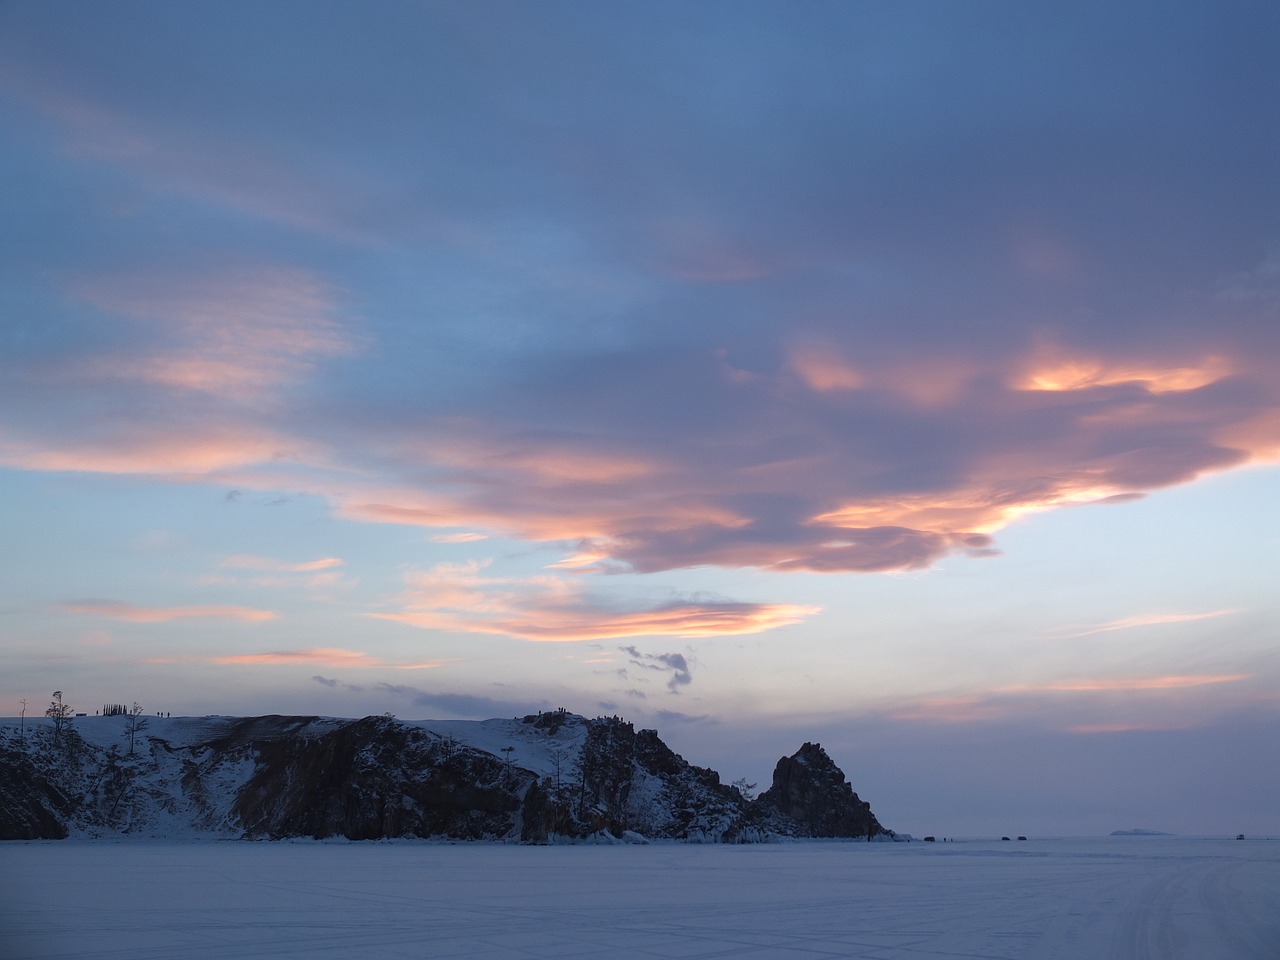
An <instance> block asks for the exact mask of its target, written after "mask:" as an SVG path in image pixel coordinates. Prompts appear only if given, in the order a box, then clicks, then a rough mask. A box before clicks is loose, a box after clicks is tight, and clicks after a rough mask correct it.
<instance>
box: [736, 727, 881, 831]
mask: <svg viewBox="0 0 1280 960" xmlns="http://www.w3.org/2000/svg"><path fill="white" fill-rule="evenodd" d="M756 802H757V803H758V804H760V805H761V806H763V807H766V808H771V809H773V810H776V811H777V812H778V813H780V814H782V815H783V816H785V817H787V818H788V819H789V820H791V821H792V822H794V823H795V825H796V827H797V831H798V832H797V833H796V835H797V836H802V837H866V838H867V839H871V838H872V837H874V836H878V835H880V834H884V833H887V832H888V831H886V830H885V829H884V827H882V826H881V825H880V822H879V821H878V820H876V818H875V815H874V814H873V813H872V812H871V805H870V804H869V803H866V802H865V801H863V800H861V799H859V797H858V795H857V794H856V793H854V792H853V787H852V786H850V785H849V782H848V781H847V780H845V777H844V773H843V772H842V771H841V770H840V768H839V767H837V766H836V765H835V764H834V763H833V762H832V761H831V758H830V757H828V756H827V753H826V751H825V750H823V749H822V746H821V745H820V744H816V743H806V744H805V745H804V746H802V747H801V748H800V749H799V750H797V751H796V752H795V754H793V755H792V756H790V757H783V758H782V759H781V760H779V761H778V765H777V766H776V767H775V768H774V771H773V785H772V786H771V787H770V788H769V789H768V790H766V791H765V792H764V793H762V794H761V795H760V797H759V799H758V800H757V801H756Z"/></svg>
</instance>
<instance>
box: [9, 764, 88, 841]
mask: <svg viewBox="0 0 1280 960" xmlns="http://www.w3.org/2000/svg"><path fill="white" fill-rule="evenodd" d="M74 807H75V804H74V803H73V802H72V800H71V798H70V797H68V796H67V795H66V794H65V793H63V792H62V791H61V790H59V789H58V787H56V786H55V785H54V784H53V783H52V782H51V781H50V779H49V777H48V776H47V775H46V774H45V772H44V771H42V770H41V769H40V768H39V767H38V766H37V765H36V764H35V763H34V762H33V761H32V760H31V758H30V757H28V756H27V755H26V754H25V753H22V752H19V751H18V750H15V749H12V748H4V749H0V840H61V839H63V838H64V837H66V835H67V828H66V824H65V821H66V818H67V817H68V816H69V815H70V814H71V812H72V810H73V809H74Z"/></svg>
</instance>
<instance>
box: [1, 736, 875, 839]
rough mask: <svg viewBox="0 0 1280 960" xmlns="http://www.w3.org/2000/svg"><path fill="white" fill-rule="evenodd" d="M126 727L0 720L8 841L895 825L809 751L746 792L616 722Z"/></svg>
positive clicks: (550, 834)
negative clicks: (58, 726) (760, 790)
mask: <svg viewBox="0 0 1280 960" xmlns="http://www.w3.org/2000/svg"><path fill="white" fill-rule="evenodd" d="M131 722H133V721H132V720H131V718H128V717H81V718H77V719H76V720H75V722H74V723H72V724H71V725H70V727H69V729H68V730H66V731H64V732H63V733H62V734H61V736H56V735H55V732H54V731H53V730H52V729H51V728H50V727H49V726H48V724H47V723H44V722H42V721H39V720H37V721H35V722H34V723H33V722H32V721H30V720H28V721H26V724H25V730H22V731H21V732H20V731H19V729H17V728H15V727H13V726H12V725H8V724H6V723H5V722H3V721H0V839H57V838H62V837H66V836H78V837H108V836H135V837H189V838H244V839H280V838H286V837H314V838H317V839H321V838H327V837H346V838H349V839H352V840H369V839H379V838H387V837H416V838H441V839H468V840H473V839H474V840H479V839H503V840H523V841H526V842H535V843H536V842H550V841H555V840H558V839H574V838H584V837H596V838H609V837H614V838H620V837H627V838H630V839H633V840H636V841H639V840H641V839H644V838H653V839H679V840H685V841H690V842H741V841H760V840H768V839H774V838H778V837H866V838H872V837H877V836H882V837H889V836H891V833H890V832H889V831H886V830H884V829H883V828H882V827H881V826H880V824H879V823H878V822H877V821H876V819H875V817H874V816H873V815H872V814H871V812H870V808H869V807H868V805H867V804H866V803H864V802H862V801H861V800H859V799H858V797H857V794H855V793H853V791H852V788H851V787H850V786H849V784H848V783H847V782H846V781H845V778H844V774H843V773H841V772H840V770H839V768H837V767H836V766H835V764H834V763H832V762H831V760H830V758H828V757H827V755H826V754H825V753H824V752H823V751H822V749H821V748H820V747H818V746H816V745H814V744H805V745H804V747H802V748H801V750H800V751H799V752H798V753H797V754H795V756H793V757H790V758H783V759H782V760H780V761H779V762H778V769H777V771H776V772H775V774H774V783H773V786H772V787H771V788H770V789H769V790H768V791H766V792H765V793H764V794H763V795H762V796H761V797H760V798H759V799H758V800H754V801H752V800H750V799H748V798H747V797H745V796H743V795H742V794H741V793H740V792H739V791H738V790H737V789H735V788H733V787H730V786H726V785H724V784H722V783H721V782H720V777H719V775H718V774H717V773H716V772H715V771H713V770H708V769H705V768H702V767H697V766H694V765H692V764H689V763H688V762H686V761H685V760H684V759H683V758H682V757H680V756H679V755H677V754H676V753H675V752H673V751H672V750H671V749H670V748H669V747H668V746H667V745H666V744H665V743H663V742H662V740H661V739H660V738H659V737H658V734H657V733H656V732H655V731H653V730H638V731H637V730H636V729H635V728H634V727H633V726H632V724H630V723H628V722H626V721H625V720H622V719H621V718H618V717H601V718H597V719H594V720H588V719H586V718H583V717H580V716H577V715H575V714H571V713H567V712H564V711H556V712H553V713H543V714H537V715H533V716H529V717H524V718H523V719H514V720H488V721H437V722H430V721H428V722H422V723H410V722H404V721H399V720H396V719H394V718H391V717H366V718H364V719H362V720H335V719H323V718H317V717H279V716H269V717H248V718H245V717H240V718H234V717H198V718H197V717H189V718H174V719H160V718H149V719H147V720H144V721H142V723H141V728H140V729H138V730H135V731H134V736H133V737H132V743H131V738H130V736H129V735H128V726H129V724H130V723H131Z"/></svg>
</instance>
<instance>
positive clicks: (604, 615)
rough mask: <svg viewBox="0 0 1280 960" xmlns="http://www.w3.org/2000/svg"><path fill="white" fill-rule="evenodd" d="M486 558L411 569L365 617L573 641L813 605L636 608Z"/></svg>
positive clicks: (699, 626)
mask: <svg viewBox="0 0 1280 960" xmlns="http://www.w3.org/2000/svg"><path fill="white" fill-rule="evenodd" d="M486 566H487V562H486V563H479V562H470V563H463V564H449V563H442V564H438V565H436V566H435V567H432V568H431V569H430V570H427V571H424V572H420V573H416V574H412V575H410V576H409V577H408V578H407V579H408V582H409V590H408V591H407V592H406V594H405V597H404V604H405V608H404V609H403V610H400V611H396V612H391V613H375V614H370V616H373V617H377V618H378V619H382V620H392V621H395V622H397V623H404V624H408V625H410V626H415V627H421V628H424V629H430V630H450V631H458V632H462V633H481V634H494V635H500V636H509V637H518V638H520V639H523V640H534V641H546V642H575V641H583V640H607V639H620V638H626V637H646V636H674V637H685V638H689V637H719V636H738V635H742V634H751V633H762V632H764V631H767V630H773V629H775V628H777V627H782V626H788V625H790V624H794V623H799V622H800V621H801V620H803V619H805V618H806V617H809V616H811V615H813V614H815V613H817V612H818V608H817V607H810V606H801V605H795V604H759V603H735V602H694V601H677V602H672V603H667V604H662V605H659V606H655V607H649V608H646V609H642V610H622V611H619V610H617V609H613V608H610V607H608V606H605V605H603V604H600V603H598V602H593V601H592V600H591V599H590V598H588V597H586V596H585V595H584V594H583V592H582V588H581V586H580V585H579V582H578V581H577V580H570V579H567V578H564V577H555V576H539V577H533V578H524V579H511V578H496V577H486V576H483V575H482V573H481V571H482V570H483V569H484V568H485V567H486Z"/></svg>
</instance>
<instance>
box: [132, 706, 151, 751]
mask: <svg viewBox="0 0 1280 960" xmlns="http://www.w3.org/2000/svg"><path fill="white" fill-rule="evenodd" d="M141 715H142V704H140V703H139V702H138V701H137V700H135V701H133V709H132V710H130V711H129V726H128V730H129V754H130V756H132V755H133V752H134V750H133V741H134V737H135V735H136V734H137V732H138V731H139V730H141V729H142V728H143V727H145V726H146V725H147V721H145V720H142V719H140V717H141Z"/></svg>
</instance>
